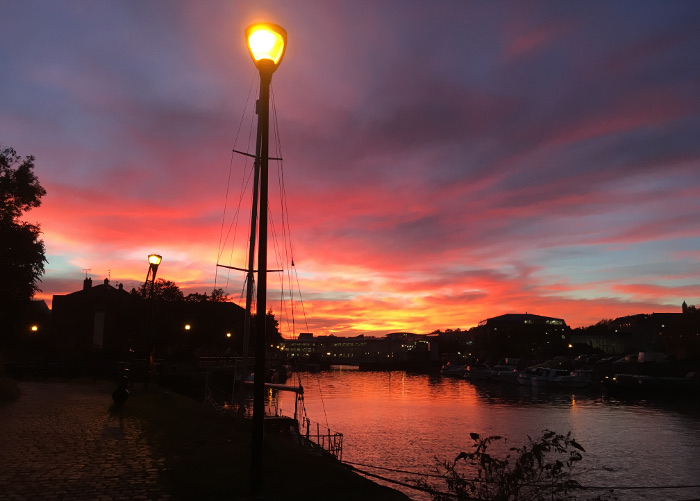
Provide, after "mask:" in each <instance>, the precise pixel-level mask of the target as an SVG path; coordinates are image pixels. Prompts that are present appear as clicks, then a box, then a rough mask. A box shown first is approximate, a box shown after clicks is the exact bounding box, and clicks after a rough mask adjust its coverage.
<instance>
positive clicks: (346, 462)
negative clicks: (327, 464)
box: [343, 461, 445, 478]
mask: <svg viewBox="0 0 700 501" xmlns="http://www.w3.org/2000/svg"><path fill="white" fill-rule="evenodd" d="M343 463H345V464H349V465H352V466H362V467H363V468H374V469H377V470H384V471H391V472H393V473H404V474H406V475H415V476H417V477H432V478H445V477H444V476H443V475H440V474H438V473H420V472H417V471H407V470H399V469H396V468H387V467H385V466H375V465H373V464H366V463H355V462H353V461H343Z"/></svg>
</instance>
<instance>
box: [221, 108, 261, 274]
mask: <svg viewBox="0 0 700 501" xmlns="http://www.w3.org/2000/svg"><path fill="white" fill-rule="evenodd" d="M251 122H252V118H251ZM251 134H252V132H250V133H249V134H248V142H249V143H250V140H251V139H250V137H251ZM232 155H233V153H232ZM247 165H248V160H245V161H244V168H243V182H242V183H241V190H240V194H239V195H238V205H237V207H236V212H235V213H234V216H233V218H232V219H231V224H230V225H229V227H228V232H227V233H226V238H225V239H224V242H223V245H220V247H219V255H218V256H217V259H216V262H217V264H218V263H220V262H221V256H222V255H223V253H224V249H225V247H226V242H228V239H229V236H230V235H231V229H232V228H233V229H234V232H233V235H234V237H233V241H232V242H231V246H232V247H233V246H234V245H235V242H236V234H237V231H236V230H237V228H238V218H239V215H240V211H241V206H242V203H243V198H244V195H245V193H246V191H248V186H249V184H250V179H251V174H252V173H253V172H254V169H251V171H250V174H248V177H247V178H246V177H245V173H246V171H247V169H246V166H247Z"/></svg>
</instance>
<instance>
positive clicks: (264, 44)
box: [245, 23, 287, 497]
mask: <svg viewBox="0 0 700 501" xmlns="http://www.w3.org/2000/svg"><path fill="white" fill-rule="evenodd" d="M245 38H246V42H247V43H248V50H249V51H250V55H251V57H252V58H253V62H254V63H255V66H256V67H257V68H258V72H259V73H260V97H259V98H258V107H257V112H258V137H257V139H258V140H257V147H256V152H255V156H256V159H255V160H256V163H257V165H259V166H260V216H259V226H258V242H259V248H258V293H257V314H256V326H255V382H254V386H253V444H252V446H253V450H252V456H251V459H252V469H251V487H252V491H253V495H254V496H256V497H260V496H262V491H263V432H264V419H265V324H266V323H267V322H266V321H265V320H266V309H267V304H266V292H267V185H268V149H269V148H268V142H269V141H268V140H269V118H270V82H271V81H272V74H273V73H274V72H275V70H276V69H277V68H278V66H279V65H280V63H281V62H282V57H284V51H285V49H286V47H287V32H286V31H285V30H284V28H282V27H281V26H278V25H276V24H270V23H257V24H252V25H250V26H248V28H246V30H245ZM251 269H252V266H251Z"/></svg>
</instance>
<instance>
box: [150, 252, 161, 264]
mask: <svg viewBox="0 0 700 501" xmlns="http://www.w3.org/2000/svg"><path fill="white" fill-rule="evenodd" d="M162 259H163V256H159V255H158V254H149V256H148V264H150V265H151V266H158V265H159V264H160V262H161V260H162Z"/></svg>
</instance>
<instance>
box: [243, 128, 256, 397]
mask: <svg viewBox="0 0 700 501" xmlns="http://www.w3.org/2000/svg"><path fill="white" fill-rule="evenodd" d="M260 128H261V127H260V122H258V132H257V138H256V140H255V162H254V163H253V168H254V169H255V172H254V174H253V207H252V208H251V215H250V247H249V249H248V272H247V275H246V280H247V283H246V286H247V288H246V295H245V319H244V323H243V350H242V352H241V354H242V356H241V385H240V394H241V403H243V402H242V399H243V396H244V395H245V389H244V382H245V380H246V377H248V344H249V343H250V311H251V308H252V303H253V284H254V282H255V278H254V271H253V270H254V264H255V230H256V229H257V225H258V188H259V186H258V185H259V184H260V162H259V159H260V146H261V145H260V137H261V134H260V132H261V131H260Z"/></svg>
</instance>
